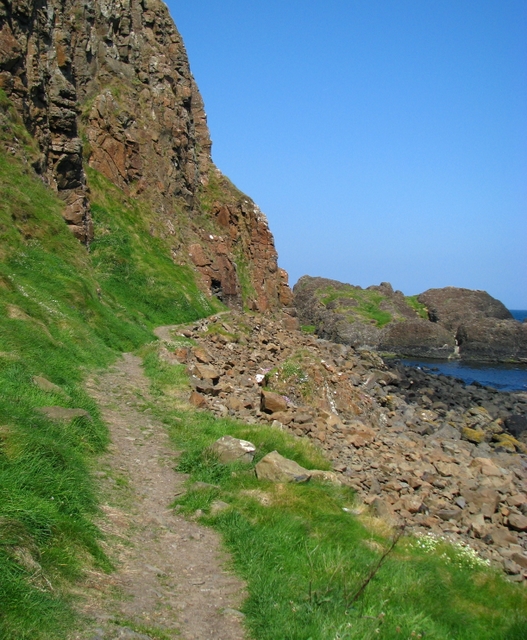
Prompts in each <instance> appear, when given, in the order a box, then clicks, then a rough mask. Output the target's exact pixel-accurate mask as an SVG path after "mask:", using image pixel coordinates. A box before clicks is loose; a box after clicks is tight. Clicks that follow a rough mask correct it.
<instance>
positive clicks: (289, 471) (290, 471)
mask: <svg viewBox="0 0 527 640" xmlns="http://www.w3.org/2000/svg"><path fill="white" fill-rule="evenodd" d="M256 476H257V478H258V480H269V481H270V482H307V481H308V480H309V479H310V477H311V473H310V472H309V471H308V470H307V469H304V467H301V466H300V465H299V464H298V463H297V462H294V461H293V460H288V459H287V458H284V457H283V456H281V455H280V454H279V453H278V451H271V453H268V454H267V455H266V456H265V457H263V458H262V459H261V460H260V462H259V463H258V464H257V465H256Z"/></svg>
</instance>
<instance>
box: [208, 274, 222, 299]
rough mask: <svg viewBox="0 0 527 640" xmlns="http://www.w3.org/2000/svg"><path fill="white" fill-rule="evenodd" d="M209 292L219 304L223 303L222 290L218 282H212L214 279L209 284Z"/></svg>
mask: <svg viewBox="0 0 527 640" xmlns="http://www.w3.org/2000/svg"><path fill="white" fill-rule="evenodd" d="M210 292H211V294H212V295H213V296H214V297H215V298H218V300H219V301H220V302H223V301H224V300H223V289H222V286H221V281H220V280H214V278H213V279H212V281H211V283H210Z"/></svg>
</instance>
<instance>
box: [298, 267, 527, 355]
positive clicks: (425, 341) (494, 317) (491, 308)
mask: <svg viewBox="0 0 527 640" xmlns="http://www.w3.org/2000/svg"><path fill="white" fill-rule="evenodd" d="M294 304H295V307H296V310H297V313H298V317H299V320H300V322H301V323H302V324H305V325H312V326H313V327H314V330H315V331H316V333H317V335H319V336H320V337H322V338H326V339H328V340H332V341H334V342H339V343H342V344H348V345H351V346H353V347H364V348H370V349H376V350H379V351H381V352H385V353H394V354H396V355H401V356H408V357H417V358H451V357H461V358H462V359H465V360H474V361H488V362H527V324H525V323H521V322H518V321H517V320H514V319H513V317H512V315H511V314H510V312H509V311H508V310H507V309H506V307H505V306H504V305H503V304H502V303H501V302H500V301H499V300H496V299H495V298H493V297H492V296H490V295H489V294H488V293H486V292H485V291H472V290H470V289H459V288H456V287H445V288H443V289H429V290H428V291H425V292H424V293H422V294H420V295H418V296H410V297H407V296H404V295H403V294H402V293H401V292H400V291H394V290H393V289H392V287H391V285H390V284H389V283H386V282H383V283H381V284H380V285H378V286H375V285H374V286H371V287H368V288H367V289H362V288H361V287H358V286H354V285H350V284H345V283H342V282H338V281H336V280H328V279H326V278H312V277H310V276H303V277H302V278H300V280H299V281H298V282H297V284H296V285H295V287H294Z"/></svg>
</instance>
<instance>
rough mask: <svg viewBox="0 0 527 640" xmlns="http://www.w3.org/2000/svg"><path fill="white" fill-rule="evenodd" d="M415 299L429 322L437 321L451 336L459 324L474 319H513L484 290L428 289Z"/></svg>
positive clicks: (497, 301) (502, 305) (505, 309)
mask: <svg viewBox="0 0 527 640" xmlns="http://www.w3.org/2000/svg"><path fill="white" fill-rule="evenodd" d="M417 299H418V300H419V302H420V303H421V304H424V305H425V307H426V308H427V310H428V317H429V318H430V320H431V322H438V323H439V324H442V325H443V326H444V327H445V328H446V329H448V330H449V331H451V332H453V333H456V331H457V330H458V329H459V327H460V326H461V325H462V324H467V323H471V322H473V321H474V320H475V319H480V318H496V319H498V320H512V319H513V317H512V315H511V313H510V311H509V310H508V309H507V307H505V305H504V304H503V303H501V302H500V301H499V300H496V298H493V297H492V296H491V295H489V294H488V293H487V292H486V291H474V290H472V289H462V288H459V287H443V288H442V289H428V290H427V291H425V292H424V293H421V294H419V295H418V296H417Z"/></svg>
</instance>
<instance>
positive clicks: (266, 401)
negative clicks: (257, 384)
mask: <svg viewBox="0 0 527 640" xmlns="http://www.w3.org/2000/svg"><path fill="white" fill-rule="evenodd" d="M260 410H261V411H265V412H266V413H280V412H285V411H287V401H286V399H285V398H284V397H283V396H281V395H279V394H278V393H273V392H272V391H264V390H263V389H262V391H261V396H260Z"/></svg>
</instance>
